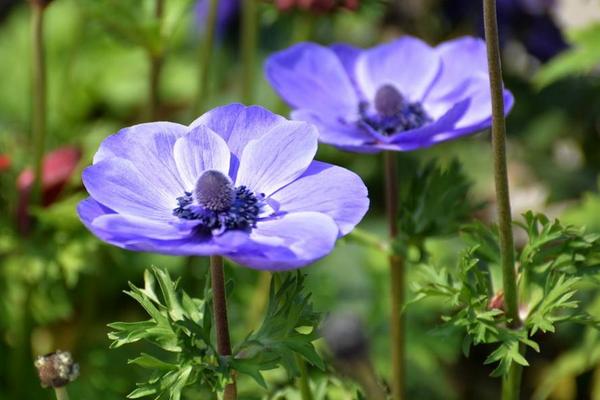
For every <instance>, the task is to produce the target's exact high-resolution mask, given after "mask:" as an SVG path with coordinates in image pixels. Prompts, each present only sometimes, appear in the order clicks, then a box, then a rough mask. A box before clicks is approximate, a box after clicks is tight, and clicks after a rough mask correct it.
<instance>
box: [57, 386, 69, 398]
mask: <svg viewBox="0 0 600 400" xmlns="http://www.w3.org/2000/svg"><path fill="white" fill-rule="evenodd" d="M54 393H55V394H56V400H69V393H67V388H66V387H64V386H63V387H59V388H54Z"/></svg>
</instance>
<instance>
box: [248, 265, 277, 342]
mask: <svg viewBox="0 0 600 400" xmlns="http://www.w3.org/2000/svg"><path fill="white" fill-rule="evenodd" d="M258 274H259V275H258V281H257V282H256V286H255V288H254V294H253V296H252V299H251V300H250V308H249V310H248V318H247V320H246V325H247V328H248V330H251V331H254V330H255V329H256V328H257V327H258V324H260V322H261V320H262V317H263V312H264V311H265V307H266V306H267V303H268V302H269V287H270V286H271V277H272V274H271V272H269V271H259V273H258Z"/></svg>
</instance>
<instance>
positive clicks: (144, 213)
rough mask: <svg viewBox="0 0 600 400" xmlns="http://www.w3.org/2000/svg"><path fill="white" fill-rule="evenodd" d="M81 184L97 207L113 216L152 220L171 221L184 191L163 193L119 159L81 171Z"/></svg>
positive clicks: (177, 189) (181, 189)
mask: <svg viewBox="0 0 600 400" xmlns="http://www.w3.org/2000/svg"><path fill="white" fill-rule="evenodd" d="M82 178H83V184H84V185H85V188H86V189H87V191H88V193H89V194H90V196H91V197H92V198H93V199H94V200H96V201H97V202H98V203H100V204H102V205H103V206H105V207H108V208H110V209H112V210H114V211H115V212H118V213H122V214H126V215H136V216H141V217H146V218H150V219H154V220H159V221H162V220H168V219H172V218H174V217H173V216H172V214H171V213H172V210H173V208H174V207H175V206H176V200H175V199H176V198H177V196H180V195H181V193H182V192H183V187H179V188H178V187H177V184H174V185H173V187H174V188H173V189H172V190H170V191H165V190H164V189H163V187H162V185H157V184H156V180H149V179H148V176H147V175H144V174H142V173H141V172H140V171H139V169H138V168H136V166H134V164H133V163H132V162H131V161H129V160H125V159H122V158H110V159H105V160H103V161H100V162H97V163H95V164H94V165H92V166H90V167H88V168H86V169H85V170H84V171H83V175H82Z"/></svg>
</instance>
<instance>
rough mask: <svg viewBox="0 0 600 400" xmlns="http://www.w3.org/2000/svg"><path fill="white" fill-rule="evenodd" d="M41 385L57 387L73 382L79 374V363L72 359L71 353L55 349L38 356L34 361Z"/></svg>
mask: <svg viewBox="0 0 600 400" xmlns="http://www.w3.org/2000/svg"><path fill="white" fill-rule="evenodd" d="M34 365H35V367H36V368H37V370H38V375H39V377H40V383H41V384H42V387H53V388H59V387H63V386H66V385H67V384H68V383H69V382H73V381H74V380H75V379H77V377H78V376H79V364H77V363H75V362H74V361H73V357H72V356H71V353H69V352H68V351H60V350H57V351H55V352H54V353H50V354H46V355H45V356H39V357H38V358H37V359H36V360H35V362H34Z"/></svg>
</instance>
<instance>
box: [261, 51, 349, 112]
mask: <svg viewBox="0 0 600 400" xmlns="http://www.w3.org/2000/svg"><path fill="white" fill-rule="evenodd" d="M265 73H266V77H267V80H268V81H269V82H270V83H271V85H272V86H273V88H274V89H275V91H277V92H278V93H279V95H280V96H281V97H282V98H283V99H284V100H285V101H286V102H287V103H288V104H290V105H291V106H292V107H294V108H300V109H307V110H319V111H325V112H335V113H336V114H337V115H345V114H347V113H352V112H355V110H356V108H357V106H358V102H359V99H358V96H357V94H356V92H355V90H354V88H353V87H352V83H351V81H350V79H349V77H348V75H347V74H346V71H345V70H344V66H343V64H342V62H341V60H340V59H339V58H338V56H337V55H336V53H335V52H334V51H333V50H331V49H328V48H326V47H322V46H319V45H317V44H314V43H299V44H296V45H294V46H292V47H290V48H288V49H286V50H283V51H280V52H278V53H275V54H274V55H272V56H271V57H270V58H269V59H268V60H267V62H266V66H265Z"/></svg>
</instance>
